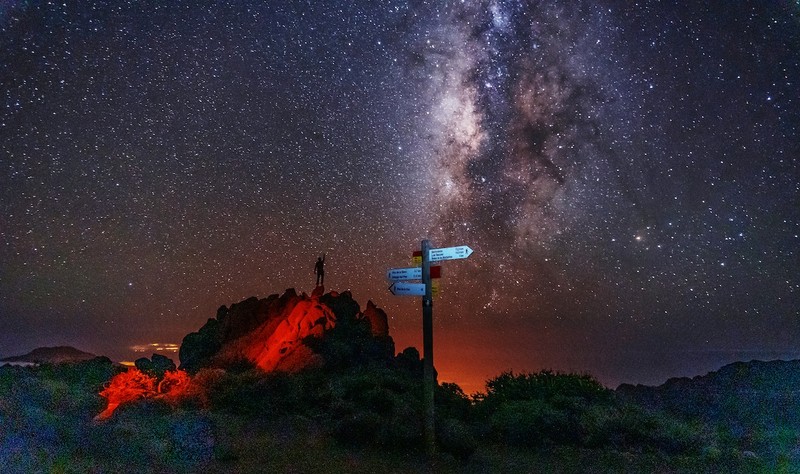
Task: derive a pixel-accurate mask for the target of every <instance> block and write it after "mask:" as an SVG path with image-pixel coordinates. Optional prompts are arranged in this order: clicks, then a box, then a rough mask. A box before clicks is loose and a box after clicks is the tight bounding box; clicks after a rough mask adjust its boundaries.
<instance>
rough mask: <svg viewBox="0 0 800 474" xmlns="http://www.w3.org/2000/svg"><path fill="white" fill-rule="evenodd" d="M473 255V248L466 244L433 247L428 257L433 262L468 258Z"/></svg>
mask: <svg viewBox="0 0 800 474" xmlns="http://www.w3.org/2000/svg"><path fill="white" fill-rule="evenodd" d="M470 255H472V249H471V248H469V247H468V246H466V245H460V246H458V247H446V248H443V249H431V250H430V252H429V253H428V256H429V257H428V258H429V260H430V261H431V262H441V261H442V260H457V259H460V258H467V257H469V256H470Z"/></svg>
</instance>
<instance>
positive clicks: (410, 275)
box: [386, 267, 422, 281]
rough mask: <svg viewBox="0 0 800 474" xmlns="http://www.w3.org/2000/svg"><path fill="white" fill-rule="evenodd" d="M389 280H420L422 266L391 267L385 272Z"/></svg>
mask: <svg viewBox="0 0 800 474" xmlns="http://www.w3.org/2000/svg"><path fill="white" fill-rule="evenodd" d="M386 279H387V280H389V281H403V280H422V267H411V268H392V269H390V270H389V271H388V272H386Z"/></svg>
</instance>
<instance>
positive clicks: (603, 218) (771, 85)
mask: <svg viewBox="0 0 800 474" xmlns="http://www.w3.org/2000/svg"><path fill="white" fill-rule="evenodd" d="M799 164H800V2H797V1H788V0H782V1H779V0H775V1H736V2H708V4H706V2H687V3H685V4H684V5H682V6H680V7H675V6H674V4H673V2H663V1H655V0H644V1H639V2H629V1H622V0H601V1H588V0H587V1H575V2H572V1H570V2H557V1H553V0H541V1H534V0H490V1H486V0H475V1H470V0H460V1H449V0H439V1H427V0H410V1H400V0H387V1H382V2H366V1H325V2H319V1H295V0H289V1H281V2H261V1H249V0H241V1H236V2H232V1H224V0H219V1H205V0H201V1H197V0H193V1H184V0H177V1H174V2H161V1H150V0H143V1H135V2H133V1H121V0H105V1H98V0H86V1H80V2H74V1H36V0H31V1H17V0H0V356H6V355H13V354H19V353H24V352H27V351H29V350H31V349H33V348H35V347H38V346H43V345H58V344H70V345H74V346H76V347H79V348H81V349H83V350H87V351H91V352H94V353H98V354H106V355H108V356H110V357H112V358H114V359H116V360H130V359H131V358H132V357H135V356H133V355H131V354H132V350H131V347H133V346H136V345H142V344H148V343H151V342H160V343H179V342H180V340H181V339H182V338H183V336H184V335H185V334H186V333H188V332H190V331H194V330H197V329H198V328H199V327H200V326H201V325H202V324H204V323H205V321H206V320H207V319H208V318H209V317H213V316H214V315H215V313H216V309H217V307H219V306H220V305H222V304H225V305H230V304H231V303H234V302H238V301H240V300H242V299H244V298H246V297H249V296H258V297H265V296H267V295H269V294H273V293H281V292H283V290H284V289H286V288H290V287H293V288H297V289H298V291H306V292H309V293H310V291H311V290H312V289H313V285H314V275H313V268H314V262H315V260H316V258H317V256H318V255H320V254H322V253H326V255H327V261H326V288H327V289H329V290H338V291H343V290H350V291H352V293H353V296H354V297H355V298H356V300H358V301H359V302H360V303H361V304H362V306H365V305H366V302H367V300H370V299H371V300H373V301H374V302H375V303H376V304H378V305H379V306H380V307H382V308H384V309H385V310H386V311H387V313H388V314H389V317H390V331H391V333H392V335H393V337H394V339H395V342H396V344H397V349H398V351H399V350H402V349H403V348H404V347H407V346H410V345H414V346H417V347H419V348H420V349H421V324H422V323H421V310H420V300H419V298H412V297H395V296H392V295H391V294H390V293H389V292H388V291H387V287H388V283H387V282H386V280H385V273H386V270H387V269H389V268H394V267H407V266H410V264H411V253H412V252H413V251H414V250H416V249H418V248H419V245H420V241H421V240H422V239H424V238H428V239H430V240H431V241H432V242H433V244H434V247H448V246H455V245H469V246H470V247H471V248H473V249H474V251H475V253H474V254H473V255H472V256H471V257H470V258H468V259H466V260H459V261H451V262H445V263H444V264H443V272H442V273H443V275H442V279H441V295H440V296H438V297H437V298H436V300H435V301H434V321H435V322H434V338H435V358H434V361H435V364H436V366H437V369H438V371H439V374H440V380H443V381H454V382H457V383H459V384H461V385H462V387H464V388H465V390H466V391H467V392H468V393H471V392H475V391H478V390H481V389H482V388H483V382H484V381H485V380H486V379H488V378H490V377H492V376H495V375H498V374H499V373H500V372H502V371H505V370H515V371H535V370H539V369H544V368H551V369H555V370H561V371H575V372H588V373H591V374H593V375H594V376H595V377H597V378H598V379H599V380H600V381H601V382H602V383H604V384H606V385H608V386H611V387H613V386H616V385H617V384H619V383H622V382H629V383H647V384H655V383H661V382H663V381H665V380H666V379H667V378H669V377H672V376H686V375H698V374H702V373H705V372H707V371H709V370H715V369H717V368H719V367H720V366H721V365H723V364H725V363H729V362H733V361H737V360H750V359H775V358H784V359H788V358H797V357H800V346H799V345H798V342H799V341H800V298H798V296H799V295H800V256H799V255H798V247H799V245H800V237H799V234H800V177H799V176H800V172H798V168H799V167H798V165H799Z"/></svg>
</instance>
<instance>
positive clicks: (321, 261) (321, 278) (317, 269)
mask: <svg viewBox="0 0 800 474" xmlns="http://www.w3.org/2000/svg"><path fill="white" fill-rule="evenodd" d="M314 273H316V274H317V286H320V285H324V284H325V254H324V253H323V254H322V256H321V257H319V258H317V264H316V265H314Z"/></svg>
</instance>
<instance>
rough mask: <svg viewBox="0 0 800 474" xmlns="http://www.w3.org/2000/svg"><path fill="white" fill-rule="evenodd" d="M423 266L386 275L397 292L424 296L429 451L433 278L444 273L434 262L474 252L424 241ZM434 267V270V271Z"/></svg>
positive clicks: (431, 444)
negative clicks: (436, 245)
mask: <svg viewBox="0 0 800 474" xmlns="http://www.w3.org/2000/svg"><path fill="white" fill-rule="evenodd" d="M420 253H421V254H422V255H421V256H422V267H412V268H393V269H390V270H389V271H387V272H386V279H387V280H389V281H392V282H394V283H392V285H391V286H390V287H389V291H390V292H391V293H392V294H393V295H396V296H422V360H423V382H424V384H425V413H424V415H425V422H424V426H425V444H426V446H427V450H428V454H430V455H432V454H434V452H435V451H436V431H435V426H434V414H435V413H434V401H433V394H434V389H435V387H436V379H435V377H434V369H433V288H432V285H431V279H432V278H439V277H440V267H437V266H433V267H432V266H431V262H441V261H444V260H457V259H462V258H467V257H469V256H470V255H472V249H471V248H469V247H467V246H466V245H461V246H459V247H447V248H441V249H432V248H431V243H430V241H429V240H427V239H426V240H423V241H422V245H421V252H420ZM432 270H434V271H432ZM406 280H421V281H422V283H405V281H406Z"/></svg>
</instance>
